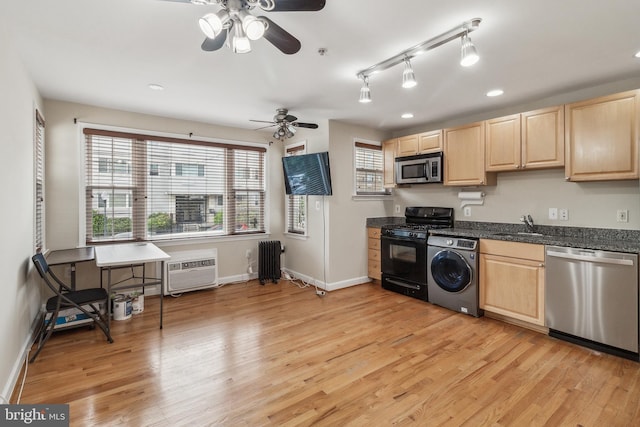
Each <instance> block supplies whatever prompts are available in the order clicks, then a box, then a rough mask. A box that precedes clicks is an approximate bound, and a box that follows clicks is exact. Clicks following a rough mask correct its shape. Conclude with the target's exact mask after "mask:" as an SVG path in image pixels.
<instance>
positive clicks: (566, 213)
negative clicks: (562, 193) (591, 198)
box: [559, 209, 569, 221]
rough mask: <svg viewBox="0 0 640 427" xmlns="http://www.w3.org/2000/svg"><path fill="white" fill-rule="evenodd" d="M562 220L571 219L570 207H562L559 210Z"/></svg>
mask: <svg viewBox="0 0 640 427" xmlns="http://www.w3.org/2000/svg"><path fill="white" fill-rule="evenodd" d="M559 216H560V221H568V220H569V209H560V211H559Z"/></svg>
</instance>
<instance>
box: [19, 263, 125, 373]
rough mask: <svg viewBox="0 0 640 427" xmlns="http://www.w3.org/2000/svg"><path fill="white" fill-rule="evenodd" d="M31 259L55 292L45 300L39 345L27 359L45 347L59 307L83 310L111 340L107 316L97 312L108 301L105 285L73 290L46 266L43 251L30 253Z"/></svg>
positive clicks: (33, 357)
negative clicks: (31, 254)
mask: <svg viewBox="0 0 640 427" xmlns="http://www.w3.org/2000/svg"><path fill="white" fill-rule="evenodd" d="M31 260H32V261H33V263H34V264H35V266H36V270H38V273H39V274H40V277H42V278H43V279H44V282H45V283H46V284H47V286H48V287H49V289H51V290H52V291H53V292H54V294H55V295H54V296H52V297H51V298H49V299H48V300H47V305H46V311H45V314H44V315H43V317H42V322H41V325H40V329H39V332H38V335H39V337H38V348H37V349H36V352H35V353H34V354H33V356H31V359H29V363H33V361H34V360H36V357H37V356H38V354H39V353H40V350H42V347H44V345H45V343H46V342H47V340H49V338H50V337H51V334H52V333H53V330H54V329H55V326H56V320H57V319H58V314H59V313H60V310H67V309H69V308H74V309H77V310H79V311H80V312H82V313H84V314H86V315H87V316H88V317H89V318H91V319H92V320H93V324H96V325H98V326H99V327H100V329H102V332H104V334H105V336H106V337H107V340H108V341H109V342H110V343H112V342H113V338H111V332H110V331H109V327H108V326H107V319H106V318H105V316H103V315H102V314H101V313H100V308H99V304H100V303H102V304H105V305H104V307H105V311H106V307H107V306H106V304H108V303H109V295H108V294H107V291H106V289H104V288H90V289H81V290H78V291H76V290H74V289H71V288H70V287H69V286H67V285H65V284H64V283H63V282H62V281H61V280H60V279H58V277H57V276H56V275H55V274H53V271H51V270H50V269H49V265H48V264H47V261H46V260H45V259H44V256H43V255H42V254H40V253H39V254H35V255H34V256H33V257H31ZM86 306H89V307H90V308H91V309H90V310H89V309H87V307H86ZM49 315H50V316H49Z"/></svg>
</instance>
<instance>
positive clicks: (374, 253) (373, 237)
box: [367, 227, 382, 280]
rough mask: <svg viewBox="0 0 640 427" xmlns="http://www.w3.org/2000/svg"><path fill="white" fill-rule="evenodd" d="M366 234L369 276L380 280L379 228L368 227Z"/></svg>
mask: <svg viewBox="0 0 640 427" xmlns="http://www.w3.org/2000/svg"><path fill="white" fill-rule="evenodd" d="M367 236H368V238H369V245H368V252H369V268H368V270H369V277H370V278H372V279H374V280H382V273H381V266H380V229H379V228H375V227H369V228H368V229H367Z"/></svg>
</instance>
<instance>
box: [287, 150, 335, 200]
mask: <svg viewBox="0 0 640 427" xmlns="http://www.w3.org/2000/svg"><path fill="white" fill-rule="evenodd" d="M282 169H283V172H284V185H285V192H286V193H287V194H291V195H294V196H330V195H331V170H330V168H329V153H328V152H323V153H313V154H302V155H299V156H286V157H283V158H282Z"/></svg>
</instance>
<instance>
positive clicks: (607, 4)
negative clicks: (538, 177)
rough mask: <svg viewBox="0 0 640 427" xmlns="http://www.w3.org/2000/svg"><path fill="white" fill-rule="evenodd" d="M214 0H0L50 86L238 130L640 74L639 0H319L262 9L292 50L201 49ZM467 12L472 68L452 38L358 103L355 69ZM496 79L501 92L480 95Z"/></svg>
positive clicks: (400, 123) (385, 78) (426, 117)
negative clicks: (281, 115) (276, 118)
mask: <svg viewBox="0 0 640 427" xmlns="http://www.w3.org/2000/svg"><path fill="white" fill-rule="evenodd" d="M216 10H217V7H216V6H195V5H192V4H185V3H178V2H169V1H161V0H108V1H107V0H102V1H98V0H56V1H51V0H3V1H2V2H0V21H1V20H4V21H5V22H3V26H4V27H5V28H7V30H8V31H7V34H8V35H9V36H10V40H11V44H12V45H14V46H15V47H16V48H17V50H18V52H20V54H21V55H22V58H23V61H24V64H25V67H26V68H27V70H28V72H29V73H30V74H31V75H32V78H33V80H34V82H35V84H36V86H37V87H38V89H39V90H40V92H41V94H42V95H43V96H44V97H45V98H51V99H58V100H65V101H72V102H79V103H85V104H90V105H97V106H103V107H109V108H116V109H119V110H125V111H134V112H142V113H149V114H154V115H160V116H166V117H173V118H179V119H186V120H195V121H200V122H205V123H213V124H219V125H228V126H235V127H240V128H247V129H253V128H257V127H259V126H257V124H256V123H252V122H250V121H249V119H260V120H270V119H271V118H272V117H273V115H274V114H275V110H276V108H278V107H287V108H289V109H290V113H291V114H293V115H295V116H297V117H298V118H299V120H300V121H303V122H318V121H323V120H328V119H336V120H342V121H347V122H351V123H356V124H362V125H365V126H369V127H374V128H379V129H383V130H386V131H390V132H391V131H397V130H398V129H402V128H410V127H415V126H417V125H419V124H423V123H435V122H438V121H443V120H446V119H450V118H454V117H457V116H463V115H468V114H472V113H477V112H481V111H483V110H494V109H498V108H503V107H506V106H509V105H517V104H521V103H524V102H529V101H533V100H536V99H540V98H544V97H546V96H549V95H551V94H553V93H556V92H559V91H568V90H574V89H580V88H582V87H587V86H592V85H596V84H600V83H604V82H608V81H613V80H619V79H623V78H628V77H637V76H640V59H636V58H634V57H633V54H634V53H635V52H637V51H639V50H640V26H639V25H638V18H639V17H640V1H638V0H607V1H603V0H476V1H469V0H447V1H441V0H437V1H436V0H396V1H386V2H383V1H372V0H327V5H326V6H325V8H324V9H323V10H322V11H319V12H264V15H266V16H268V17H269V18H270V19H271V20H273V21H274V22H276V23H277V24H279V25H280V26H281V27H283V28H284V29H286V30H287V31H288V32H290V33H291V34H293V35H294V36H296V37H297V38H298V39H299V40H300V41H301V43H302V49H301V50H300V52H298V53H297V54H295V55H284V54H282V53H281V52H280V51H279V50H277V49H276V48H275V47H274V46H272V45H271V44H269V43H268V42H267V41H266V40H258V41H256V42H253V44H252V47H253V50H252V52H251V53H248V54H244V55H240V54H233V53H231V51H230V50H229V49H228V48H227V47H223V48H222V49H221V50H219V51H216V52H204V51H202V50H201V49H200V44H201V43H202V41H203V40H204V37H203V35H202V33H201V32H200V29H199V27H198V23H197V21H198V18H199V17H200V16H202V15H203V14H204V13H207V12H209V11H216ZM256 14H258V15H260V14H263V13H256ZM475 17H479V18H482V23H481V24H480V27H479V29H478V30H476V31H475V32H473V33H472V34H471V38H472V40H473V42H474V43H475V45H476V46H477V48H478V51H479V53H480V55H481V59H480V62H478V63H477V64H476V65H475V66H473V67H470V68H463V67H461V66H460V65H459V64H458V61H459V54H460V43H459V41H458V40H455V41H452V42H450V43H449V44H446V45H444V46H441V47H439V48H437V49H435V50H432V51H430V52H429V53H427V54H425V55H422V56H420V57H418V58H416V59H415V60H414V61H413V67H414V70H415V74H416V79H417V80H418V86H417V87H415V88H413V89H410V90H408V89H402V88H401V87H400V83H401V75H402V66H401V65H399V66H396V67H394V68H391V69H389V70H387V71H384V72H382V73H380V74H377V75H375V76H373V77H372V78H371V81H370V86H371V93H372V97H373V102H372V103H370V104H360V103H359V102H358V94H359V89H360V81H359V80H358V79H357V78H356V73H357V72H358V71H359V70H362V69H364V68H367V67H369V66H371V65H373V64H375V63H377V62H380V61H382V60H384V59H387V58H389V57H390V56H393V55H395V54H397V53H399V52H400V51H402V50H404V49H407V48H409V47H411V46H413V45H415V44H418V43H420V42H423V41H425V40H428V39H430V38H432V37H434V36H436V35H438V34H440V33H442V32H444V31H447V30H449V29H451V28H453V27H456V26H457V25H459V24H461V23H462V22H463V21H466V20H469V19H471V18H475ZM319 48H326V49H327V54H326V55H325V56H321V55H319V54H318V49H319ZM149 83H158V84H161V85H163V86H164V87H165V90H164V91H160V92H159V91H152V90H150V89H149V88H148V84H149ZM494 88H501V89H503V90H504V91H505V94H504V95H503V96H501V97H498V98H487V97H486V96H485V93H486V92H487V91H488V90H490V89H494ZM404 112H413V113H414V115H415V117H414V118H413V119H410V120H405V119H401V118H400V115H401V114H402V113H404Z"/></svg>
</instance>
